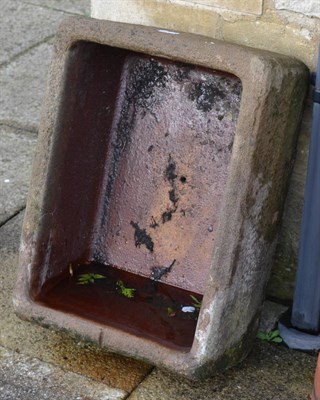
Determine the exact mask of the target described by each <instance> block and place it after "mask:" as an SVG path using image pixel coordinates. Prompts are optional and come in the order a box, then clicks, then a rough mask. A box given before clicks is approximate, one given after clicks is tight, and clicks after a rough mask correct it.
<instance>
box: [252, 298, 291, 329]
mask: <svg viewBox="0 0 320 400" xmlns="http://www.w3.org/2000/svg"><path fill="white" fill-rule="evenodd" d="M287 309H288V307H286V306H283V305H281V304H277V303H274V302H272V301H268V300H266V301H265V302H264V303H263V306H262V311H261V319H260V324H259V332H270V331H272V330H274V329H276V327H277V324H278V321H279V319H280V317H281V316H282V314H284V313H285V312H286V311H287Z"/></svg>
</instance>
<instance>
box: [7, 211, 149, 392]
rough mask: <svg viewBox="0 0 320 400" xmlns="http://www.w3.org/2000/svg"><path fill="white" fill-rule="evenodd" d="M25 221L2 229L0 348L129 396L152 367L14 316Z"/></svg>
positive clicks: (12, 221)
mask: <svg viewBox="0 0 320 400" xmlns="http://www.w3.org/2000/svg"><path fill="white" fill-rule="evenodd" d="M22 218H23V213H20V214H19V215H18V216H16V217H15V218H13V219H12V220H10V221H9V222H8V223H7V224H5V225H4V226H3V227H2V228H1V229H0V320H1V323H0V345H1V346H4V347H7V348H9V349H12V350H14V351H19V352H21V353H23V354H26V355H30V356H34V357H37V358H39V359H40V360H43V361H45V362H49V363H52V364H55V365H58V366H60V367H62V368H63V369H64V370H67V371H72V372H76V373H79V374H82V375H85V376H87V377H90V378H93V379H95V380H97V381H100V382H102V383H104V384H106V385H108V386H109V387H110V388H116V389H119V390H123V391H125V392H127V393H130V392H131V391H132V390H133V389H134V388H135V387H136V386H137V385H138V384H139V383H140V382H141V381H142V380H143V379H144V378H145V376H146V375H148V374H149V373H150V371H151V370H152V367H151V366H149V365H147V364H144V363H141V362H138V361H135V360H132V359H130V358H126V357H122V356H120V355H117V354H113V353H110V352H107V351H106V350H102V349H100V348H98V347H96V346H94V345H90V344H88V343H84V342H80V341H79V340H77V339H75V338H73V337H71V336H69V335H66V334H63V333H59V332H53V331H51V330H49V329H44V328H42V327H41V326H39V325H33V324H31V323H29V322H26V321H22V320H20V319H19V318H18V317H16V315H15V314H14V312H13V306H12V290H13V287H14V284H15V280H16V266H17V264H18V249H19V242H20V232H21V225H22ZM0 399H1V397H0ZM1 400H2V399H1Z"/></svg>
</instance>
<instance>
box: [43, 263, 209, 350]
mask: <svg viewBox="0 0 320 400" xmlns="http://www.w3.org/2000/svg"><path fill="white" fill-rule="evenodd" d="M72 269H73V267H72V266H71V265H70V268H69V275H68V276H65V277H64V278H63V279H62V280H61V281H60V282H59V283H57V284H56V285H55V286H54V287H53V288H51V289H49V290H48V292H47V293H45V296H42V297H41V298H40V299H38V301H40V302H42V303H45V304H46V305H47V306H49V307H50V308H54V309H57V310H60V311H64V312H66V313H71V314H74V315H78V316H81V318H85V319H88V320H91V321H95V322H98V323H101V324H103V325H107V326H112V327H115V328H118V329H121V330H123V331H127V332H129V333H132V334H134V335H137V336H142V337H145V338H147V339H150V340H154V341H157V342H160V343H161V344H163V345H166V346H169V347H171V348H177V349H180V350H184V349H188V348H190V347H191V345H192V342H193V338H194V332H195V329H196V324H197V319H198V315H199V305H200V302H201V299H202V296H201V295H199V294H197V293H193V292H189V291H187V290H183V289H180V288H177V287H174V286H170V285H166V284H164V283H161V282H158V281H155V280H152V279H149V278H144V277H142V276H139V275H135V274H132V273H130V272H126V271H123V270H120V269H118V268H115V267H114V266H111V265H102V264H97V263H92V264H82V265H79V266H77V268H76V269H75V271H74V272H73V271H72ZM126 289H129V290H126ZM130 289H133V290H130ZM197 300H198V301H199V303H198V302H197Z"/></svg>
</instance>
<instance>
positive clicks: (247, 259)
mask: <svg viewBox="0 0 320 400" xmlns="http://www.w3.org/2000/svg"><path fill="white" fill-rule="evenodd" d="M57 38H58V44H57V46H56V49H57V53H56V55H55V59H54V63H53V64H52V70H51V72H52V74H51V75H50V79H49V92H48V96H47V105H46V110H47V112H46V113H45V114H44V116H43V120H42V128H41V137H40V147H39V149H40V151H39V153H38V154H37V158H36V164H35V166H36V167H35V174H34V176H33V183H32V187H31V191H30V197H29V199H30V202H29V205H28V210H27V215H26V221H25V225H24V226H25V229H24V232H23V239H22V250H23V251H22V253H21V261H20V271H19V276H18V284H17V290H16V292H15V307H16V310H17V311H18V312H19V313H20V315H22V316H24V317H25V318H28V319H36V320H37V321H39V322H41V323H42V324H44V325H53V326H60V327H61V328H63V329H67V330H70V331H72V332H77V333H78V334H79V335H82V336H84V337H89V338H90V339H91V340H93V341H95V342H97V343H99V344H100V345H101V346H106V347H109V348H111V349H113V350H115V351H118V352H122V353H124V354H130V355H134V356H137V357H140V358H142V359H144V360H149V361H150V362H153V363H156V364H157V365H160V366H165V367H166V368H171V369H172V370H175V371H177V372H180V373H182V374H185V375H189V376H190V375H192V376H196V377H205V376H208V375H209V374H212V373H213V372H214V371H216V370H217V369H219V368H223V367H226V366H230V365H233V364H235V363H237V362H238V361H239V360H240V359H241V358H243V357H244V356H245V355H246V354H247V352H248V351H249V349H250V346H251V343H252V338H253V337H254V336H255V333H256V330H257V328H258V326H257V323H258V313H259V310H260V306H261V302H262V298H263V290H264V288H265V284H266V279H267V277H268V273H269V268H270V264H271V259H272V255H273V251H274V248H275V242H276V237H277V231H278V227H279V221H280V214H281V210H282V202H283V196H284V193H285V190H286V182H287V179H288V175H289V171H290V168H288V166H290V163H291V158H292V150H293V144H294V143H295V133H296V127H297V124H298V121H299V116H300V112H301V106H302V101H303V99H304V96H305V90H306V80H307V70H306V68H305V67H304V66H303V65H302V64H301V63H299V62H298V61H296V60H293V59H289V58H288V57H285V56H281V55H277V54H274V53H267V52H261V51H259V50H254V49H249V48H244V47H240V46H234V45H230V44H226V43H223V42H219V41H217V40H215V41H212V40H210V38H205V37H199V36H192V35H188V34H181V33H180V34H172V33H170V32H166V31H164V32H163V31H161V30H160V31H159V30H158V29H156V28H144V27H138V26H134V27H132V26H130V25H127V24H122V25H121V26H120V25H119V24H114V23H110V22H105V21H96V20H85V19H82V18H73V19H70V20H69V21H68V22H66V23H65V24H64V26H62V27H61V31H60V32H59V34H58V36H57ZM77 39H78V40H82V41H83V40H84V41H92V42H98V43H103V44H106V45H108V46H111V47H112V48H115V47H122V48H123V47H125V48H128V49H130V50H133V51H136V52H139V53H147V54H148V53H149V54H152V56H157V55H158V56H165V57H167V58H169V59H170V58H173V59H178V60H179V61H184V62H186V63H189V64H195V65H197V64H199V65H202V66H206V67H207V68H210V69H215V70H222V71H228V72H229V73H232V74H235V75H236V76H238V77H239V78H240V79H241V81H242V84H243V87H244V90H243V94H242V103H241V111H240V114H239V119H238V122H237V132H236V135H235V141H234V144H233V154H232V161H231V164H230V166H229V176H228V183H227V188H226V192H225V196H224V200H225V201H224V204H223V208H222V210H221V211H220V213H219V228H218V230H217V235H216V238H215V242H214V243H215V251H214V256H213V260H212V264H211V265H212V267H211V269H210V272H209V278H208V285H207V288H206V292H205V294H204V300H203V303H202V311H201V313H200V317H199V321H198V325H197V331H196V334H195V339H194V343H193V346H192V349H191V350H190V352H188V353H184V352H180V351H174V350H172V349H171V348H169V347H165V346H163V345H161V344H160V343H156V342H154V343H151V342H150V341H148V340H145V339H143V338H141V337H140V336H134V335H130V334H129V333H127V332H125V331H122V330H117V331H115V330H114V329H111V328H108V327H107V326H105V325H101V324H97V323H94V322H89V321H84V320H83V319H81V318H78V317H77V316H75V315H70V314H68V315H67V316H64V315H62V314H61V313H59V312H56V311H54V310H53V309H49V308H46V307H44V306H41V305H39V304H37V303H35V302H31V301H30V298H29V297H28V292H29V290H30V287H29V280H30V279H31V280H32V281H33V290H34V291H35V292H37V291H38V288H40V286H41V284H40V282H41V283H43V279H44V275H43V273H42V272H41V271H40V270H39V269H38V267H36V265H37V262H36V261H35V259H34V256H33V254H35V252H34V246H42V243H43V241H42V239H41V237H40V236H37V232H39V229H40V225H39V223H40V221H42V218H43V217H44V215H42V213H41V210H42V209H43V207H48V209H50V206H49V205H48V204H47V203H43V198H44V197H43V195H44V190H46V189H45V182H46V178H47V174H48V173H49V172H48V168H49V165H48V160H49V159H50V154H51V150H52V147H51V146H52V145H53V143H55V142H56V140H58V137H57V136H52V135H59V132H60V131H59V130H55V129H54V127H56V126H59V125H57V123H58V124H59V123H60V122H61V126H63V121H64V120H63V121H62V119H63V118H62V117H61V115H62V114H58V112H57V110H58V109H59V104H60V103H61V101H63V99H64V97H63V98H62V97H61V93H63V92H62V91H61V86H62V85H63V79H62V78H63V77H64V76H65V75H64V68H65V64H64V62H65V60H66V56H67V54H66V53H67V51H68V49H69V48H70V45H71V44H72V43H74V41H75V40H77ZM60 117H61V118H62V119H61V120H60ZM66 132H67V131H66ZM66 134H67V133H66ZM63 137H65V136H63ZM51 165H53V164H51ZM57 165H59V164H57ZM77 165H78V166H79V164H77ZM50 173H53V174H55V173H56V170H55V169H53V170H52V171H50ZM59 187H60V186H59ZM99 198H100V196H99ZM86 199H87V197H86V196H83V197H81V196H79V198H78V200H79V201H80V203H79V204H81V207H82V205H83V203H81V202H83V201H85V200H86ZM46 215H48V214H46ZM55 218H57V217H55ZM54 223H55V222H54ZM61 223H62V221H61ZM51 224H52V222H50V221H49V222H48V224H46V228H45V229H46V232H49V231H50V232H51V227H52V225H51ZM53 229H54V228H53ZM41 232H42V231H41ZM45 235H46V234H45ZM48 235H49V234H48ZM50 235H51V233H50ZM50 235H49V236H50ZM77 235H78V236H77ZM77 235H71V237H69V236H67V237H66V241H64V239H63V238H61V236H60V237H59V243H61V244H63V245H64V244H65V243H70V242H69V240H71V243H73V240H74V238H75V236H77V237H81V232H79V231H78V232H77ZM49 236H48V237H49ZM35 240H39V242H37V243H35ZM44 243H46V244H47V243H50V246H51V244H52V243H51V239H50V240H49V242H48V240H44ZM57 243H58V242H57ZM69 245H70V244H69ZM70 246H72V249H76V251H82V252H83V248H82V246H80V247H79V246H78V244H77V245H75V246H73V245H70ZM77 246H78V247H79V248H78V247H77ZM64 249H65V247H64ZM48 251H49V250H48ZM50 251H51V250H50ZM59 254H63V257H64V258H63V259H62V258H61V259H59V262H60V263H61V264H57V265H61V268H67V267H68V263H69V262H70V259H69V260H67V257H69V253H67V252H66V251H65V252H63V253H61V252H60V253H59ZM40 264H41V263H40ZM25 265H30V266H31V268H30V269H28V273H27V271H26V269H25V267H24V266H25ZM46 265H47V264H46ZM50 265H51V264H50ZM50 265H47V267H48V269H47V270H48V271H50V274H53V276H54V274H56V273H58V272H57V270H50V268H51V267H50ZM51 276H52V275H51ZM40 277H41V279H40ZM39 290H40V289H39ZM37 293H38V292H37Z"/></svg>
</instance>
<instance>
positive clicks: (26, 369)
mask: <svg viewBox="0 0 320 400" xmlns="http://www.w3.org/2000/svg"><path fill="white" fill-rule="evenodd" d="M125 397H126V393H125V392H124V391H121V390H117V389H111V388H109V387H107V386H105V385H103V384H100V383H97V382H95V381H93V380H92V379H87V378H84V377H82V376H81V375H78V374H75V373H72V372H66V371H64V370H62V369H60V368H57V367H55V366H53V365H51V364H47V363H44V362H41V361H39V360H38V359H36V358H31V357H28V356H25V355H23V354H18V353H15V352H13V351H9V350H7V349H5V348H3V347H0V398H1V399H3V400H18V399H21V400H22V399H23V400H35V399H42V400H45V399H48V400H49V399H50V400H80V399H92V400H120V399H124V398H125Z"/></svg>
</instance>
